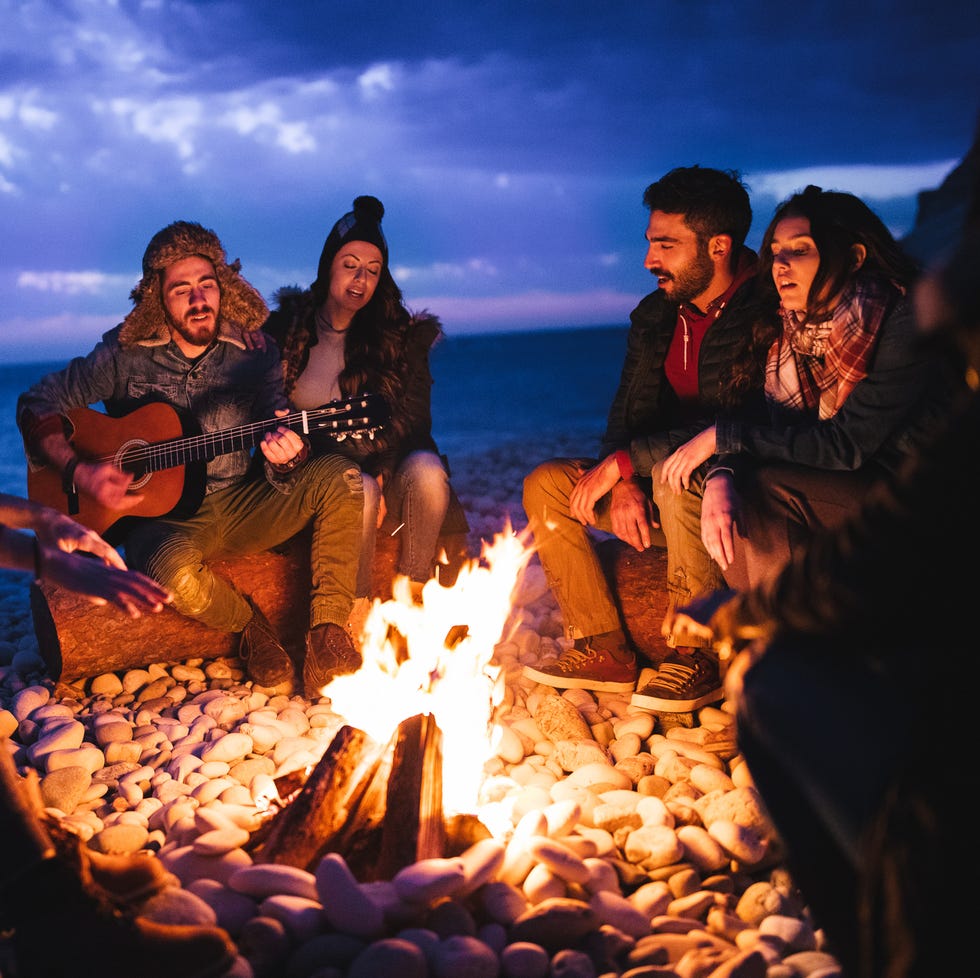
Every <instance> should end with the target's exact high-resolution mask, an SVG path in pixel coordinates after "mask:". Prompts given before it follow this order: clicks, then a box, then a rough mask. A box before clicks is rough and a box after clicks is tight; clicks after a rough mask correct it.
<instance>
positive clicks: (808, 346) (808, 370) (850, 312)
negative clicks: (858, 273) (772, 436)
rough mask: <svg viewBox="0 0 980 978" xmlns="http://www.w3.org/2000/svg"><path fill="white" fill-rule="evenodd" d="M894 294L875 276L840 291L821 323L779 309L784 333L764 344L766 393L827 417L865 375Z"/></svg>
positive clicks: (782, 402) (771, 398) (794, 407)
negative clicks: (768, 344)
mask: <svg viewBox="0 0 980 978" xmlns="http://www.w3.org/2000/svg"><path fill="white" fill-rule="evenodd" d="M894 294H895V293H894V288H893V287H892V286H889V285H886V284H884V283H881V282H876V281H874V280H868V281H865V282H860V283H854V284H852V285H849V286H848V287H847V288H846V289H845V290H844V292H843V293H842V294H841V298H840V301H839V302H838V303H837V306H836V308H835V309H834V311H833V314H832V315H831V318H830V319H828V320H825V321H824V322H821V323H808V322H806V321H805V318H804V317H805V314H803V313H801V314H797V313H793V312H788V311H787V310H784V309H780V310H779V314H780V316H781V317H782V320H783V333H782V336H781V337H780V338H779V339H778V340H777V341H776V342H775V343H773V345H772V346H771V347H770V349H769V355H768V359H767V362H766V398H767V399H768V400H769V401H770V402H774V403H775V404H778V405H779V406H780V407H781V408H788V409H790V410H795V411H800V412H804V413H807V414H811V415H812V414H816V416H817V417H818V418H819V419H820V420H824V419H826V418H832V417H833V416H834V415H835V414H836V413H837V412H838V411H839V410H840V409H841V406H842V405H843V404H844V401H846V400H847V397H848V395H849V394H850V393H851V391H852V390H854V387H855V385H856V384H857V383H858V382H859V381H860V380H862V379H863V378H864V377H865V376H866V375H867V373H868V363H869V361H870V360H871V354H872V352H873V351H874V346H875V340H876V339H877V336H878V329H879V327H880V326H881V323H882V320H883V319H884V318H885V313H886V312H887V310H888V307H889V305H890V303H891V300H892V299H893V298H894ZM801 320H802V321H801Z"/></svg>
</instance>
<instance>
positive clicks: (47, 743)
mask: <svg viewBox="0 0 980 978" xmlns="http://www.w3.org/2000/svg"><path fill="white" fill-rule="evenodd" d="M84 740H85V725H84V724H82V723H79V721H78V720H64V721H59V722H56V723H52V724H50V725H48V726H45V727H42V728H41V730H40V732H39V734H38V737H37V740H35V741H34V743H33V744H31V746H30V747H29V748H28V750H27V756H28V757H29V758H30V761H31V763H32V764H34V765H36V766H38V767H40V766H42V765H43V764H44V762H45V760H46V758H47V756H48V755H49V754H51V753H52V752H54V751H56V750H74V749H75V748H77V747H80V746H81V745H82V742H83V741H84Z"/></svg>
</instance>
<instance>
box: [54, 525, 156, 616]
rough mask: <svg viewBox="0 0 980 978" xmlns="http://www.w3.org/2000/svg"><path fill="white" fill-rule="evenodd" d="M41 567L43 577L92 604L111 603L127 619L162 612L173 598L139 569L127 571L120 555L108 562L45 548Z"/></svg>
mask: <svg viewBox="0 0 980 978" xmlns="http://www.w3.org/2000/svg"><path fill="white" fill-rule="evenodd" d="M86 542H88V541H86ZM106 546H107V547H108V544H106ZM110 549H111V548H110ZM89 552H91V553H94V550H90V551H89ZM113 553H115V551H113ZM116 557H117V558H119V555H118V554H116ZM41 567H42V568H43V574H44V580H46V581H50V582H51V583H53V584H57V585H59V586H60V587H63V588H67V589H68V590H69V591H74V592H76V593H77V594H80V595H81V596H82V597H84V598H86V599H88V601H89V602H91V603H92V604H95V605H104V604H109V603H112V604H114V605H115V606H116V607H117V608H119V609H121V610H122V611H124V612H126V614H127V615H129V617H130V618H139V617H140V615H142V614H143V613H145V612H156V611H162V610H163V606H164V605H165V604H169V603H170V602H171V601H172V600H173V595H172V594H171V593H170V592H169V591H168V590H167V589H166V588H165V587H162V586H161V585H160V584H158V583H157V582H156V581H154V580H152V579H151V578H149V577H147V576H146V575H145V574H141V573H139V571H133V570H127V569H126V565H125V564H124V563H123V561H122V558H119V564H118V565H117V564H115V563H112V564H108V563H101V562H100V561H98V560H93V559H91V558H89V557H85V556H83V554H81V553H74V552H70V551H66V550H62V549H58V548H48V547H45V548H44V549H43V551H42V556H41Z"/></svg>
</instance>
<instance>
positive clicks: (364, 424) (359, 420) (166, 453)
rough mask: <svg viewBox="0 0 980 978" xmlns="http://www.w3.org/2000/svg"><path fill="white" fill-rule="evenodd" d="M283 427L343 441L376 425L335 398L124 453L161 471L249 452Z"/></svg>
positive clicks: (135, 463)
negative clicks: (318, 404)
mask: <svg viewBox="0 0 980 978" xmlns="http://www.w3.org/2000/svg"><path fill="white" fill-rule="evenodd" d="M362 404H363V405H364V406H365V407H366V406H367V404H368V400H367V399H365V400H364V401H363V402H362ZM353 406H356V405H353ZM280 427H287V428H290V429H292V430H293V431H296V432H300V433H303V434H309V433H310V432H311V431H313V430H318V431H326V432H328V433H330V434H331V435H332V436H333V437H334V438H336V439H337V440H342V439H343V438H345V437H347V435H348V434H350V435H357V434H361V433H365V432H367V433H370V432H371V431H372V430H373V428H374V427H376V426H375V425H371V424H369V419H368V418H364V417H354V416H352V402H350V401H345V402H340V401H335V402H332V403H330V404H326V405H324V406H323V407H319V408H314V409H312V410H309V411H294V412H291V413H290V414H287V415H284V416H283V417H281V418H268V419H266V420H264V421H253V422H251V423H249V424H244V425H239V426H237V427H234V428H225V429H223V430H221V431H212V432H208V433H207V434H199V435H185V436H183V437H180V438H169V439H165V440H163V441H157V442H149V443H145V444H142V445H138V446H133V447H132V448H130V449H128V450H127V451H126V452H125V460H126V465H127V467H133V468H138V469H139V470H141V471H143V472H160V471H162V470H164V469H170V468H174V467H176V466H180V465H187V464H188V463H191V462H207V461H209V460H210V459H213V458H217V457H218V456H219V455H228V454H230V453H231V452H237V451H243V450H244V451H249V450H251V449H253V448H254V447H255V446H256V445H258V443H259V442H260V441H261V440H262V438H263V437H264V436H265V434H266V433H267V432H270V431H275V430H276V429H277V428H280ZM106 461H112V458H108V457H107V458H106Z"/></svg>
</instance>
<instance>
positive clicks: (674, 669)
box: [630, 649, 724, 713]
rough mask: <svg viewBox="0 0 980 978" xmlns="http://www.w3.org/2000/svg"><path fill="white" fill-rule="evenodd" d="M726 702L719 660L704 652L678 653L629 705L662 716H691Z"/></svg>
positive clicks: (631, 699)
mask: <svg viewBox="0 0 980 978" xmlns="http://www.w3.org/2000/svg"><path fill="white" fill-rule="evenodd" d="M721 699H724V690H723V688H722V682H721V674H720V673H719V671H718V663H717V661H716V660H715V659H714V658H713V657H712V656H711V655H709V654H708V653H707V652H704V651H703V650H702V649H690V650H688V651H687V653H686V654H685V653H683V652H681V651H680V650H675V651H674V652H672V653H671V654H670V655H669V656H667V658H666V659H664V661H663V662H662V663H661V664H660V666H659V668H658V669H657V672H656V675H655V676H654V677H653V679H651V680H650V682H648V683H647V684H646V685H645V686H644V687H643V689H640V690H637V691H636V692H635V693H634V694H633V695H632V697H630V706H638V707H639V708H640V709H641V710H653V711H656V712H659V713H689V712H690V711H691V710H697V709H699V708H700V707H702V706H707V705H708V704H709V703H717V702H718V700H721Z"/></svg>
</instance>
